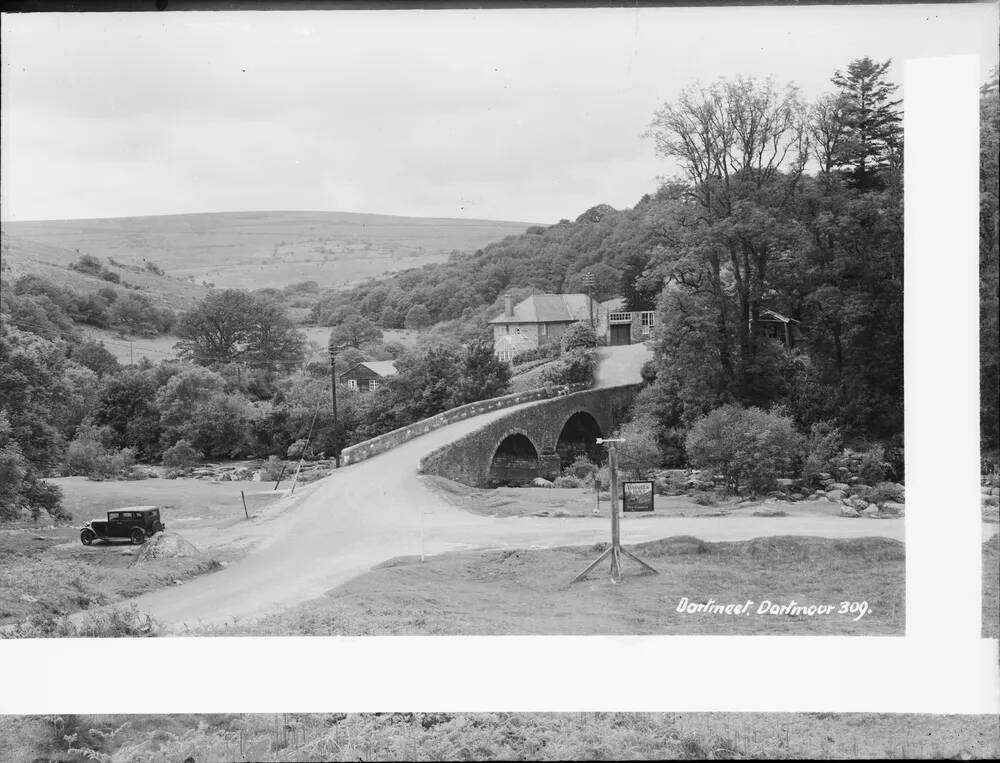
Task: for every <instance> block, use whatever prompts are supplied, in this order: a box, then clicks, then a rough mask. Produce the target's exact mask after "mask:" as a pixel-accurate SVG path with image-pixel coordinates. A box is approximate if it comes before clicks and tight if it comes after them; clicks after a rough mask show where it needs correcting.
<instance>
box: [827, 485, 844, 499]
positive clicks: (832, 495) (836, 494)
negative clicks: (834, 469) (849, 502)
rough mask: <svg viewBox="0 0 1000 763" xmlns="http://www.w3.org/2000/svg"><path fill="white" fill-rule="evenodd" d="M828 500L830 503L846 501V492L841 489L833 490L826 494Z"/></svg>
mask: <svg viewBox="0 0 1000 763" xmlns="http://www.w3.org/2000/svg"><path fill="white" fill-rule="evenodd" d="M826 500H828V501H842V500H844V491H843V490H841V489H840V488H836V489H834V490H831V491H830V492H828V493H827V494H826Z"/></svg>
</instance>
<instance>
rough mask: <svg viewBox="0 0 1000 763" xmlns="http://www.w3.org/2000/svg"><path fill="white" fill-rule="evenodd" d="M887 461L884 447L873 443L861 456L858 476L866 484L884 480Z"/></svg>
mask: <svg viewBox="0 0 1000 763" xmlns="http://www.w3.org/2000/svg"><path fill="white" fill-rule="evenodd" d="M888 468H889V463H888V461H886V458H885V448H884V447H883V446H881V445H873V446H871V447H870V448H868V450H866V451H865V452H864V453H863V454H862V456H861V463H860V464H859V466H858V476H859V477H861V479H862V480H864V482H865V483H866V484H868V485H874V484H876V483H878V482H883V481H884V480H885V476H886V471H887V470H888Z"/></svg>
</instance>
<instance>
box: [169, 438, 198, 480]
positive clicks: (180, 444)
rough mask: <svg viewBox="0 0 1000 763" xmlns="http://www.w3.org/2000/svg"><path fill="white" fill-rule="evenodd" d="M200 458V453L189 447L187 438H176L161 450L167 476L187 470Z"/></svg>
mask: <svg viewBox="0 0 1000 763" xmlns="http://www.w3.org/2000/svg"><path fill="white" fill-rule="evenodd" d="M201 459H202V454H201V453H200V452H199V451H197V450H195V449H194V448H192V447H191V444H190V443H189V442H188V441H187V440H178V441H177V442H175V443H174V444H173V446H172V447H170V448H167V449H166V450H165V451H164V452H163V465H164V466H165V467H166V468H167V474H168V476H176V475H177V474H183V473H185V472H187V471H189V470H190V469H191V468H192V467H193V466H194V465H195V464H197V463H198V462H199V461H201Z"/></svg>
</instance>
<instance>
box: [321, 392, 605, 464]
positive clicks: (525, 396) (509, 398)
mask: <svg viewBox="0 0 1000 763" xmlns="http://www.w3.org/2000/svg"><path fill="white" fill-rule="evenodd" d="M582 388H586V385H585V384H573V385H563V386H558V387H549V388H543V389H534V390H529V391H527V392H518V393H515V394H513V395H504V396H503V397H494V398H490V399H489V400H480V401H479V402H476V403H469V404H468V405H462V406H459V407H458V408H452V409H450V410H447V411H445V412H444V413H439V414H437V415H436V416H431V417H430V418H427V419H423V420H421V421H417V422H415V423H413V424H410V425H409V426H405V427H400V428H399V429H394V430H393V431H391V432H386V433H385V434H383V435H379V436H378V437H373V438H372V439H370V440H365V441H364V442H359V443H357V444H356V445H351V446H350V447H348V448H344V450H343V451H341V454H340V463H341V466H347V465H348V464H353V463H357V462H358V461H364V460H365V459H367V458H371V457H372V456H377V455H378V454H379V453H385V451H387V450H390V449H392V448H395V447H396V446H397V445H402V444H403V443H404V442H409V441H410V440H412V439H413V438H414V437H419V436H420V435H422V434H427V433H428V432H432V431H434V430H435V429H440V428H441V427H444V426H448V425H449V424H453V423H455V422H456V421H462V420H463V419H467V418H470V417H472V416H478V415H479V414H481V413H487V412H488V411H495V410H499V409H501V408H510V407H511V406H514V405H520V404H521V403H529V402H531V401H533V400H546V399H548V398H551V397H556V396H559V395H565V394H567V392H574V391H576V390H579V389H582Z"/></svg>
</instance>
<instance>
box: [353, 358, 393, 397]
mask: <svg viewBox="0 0 1000 763" xmlns="http://www.w3.org/2000/svg"><path fill="white" fill-rule="evenodd" d="M396 373H397V371H396V361H394V360H366V361H364V362H363V363H357V364H355V365H353V366H351V367H350V368H349V369H347V370H346V371H344V373H342V374H341V375H340V381H341V383H342V384H345V385H347V388H348V389H352V390H356V391H358V392H373V391H374V390H376V389H378V387H379V385H380V384H381V383H382V380H383V379H385V378H386V377H389V376H395V375H396Z"/></svg>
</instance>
